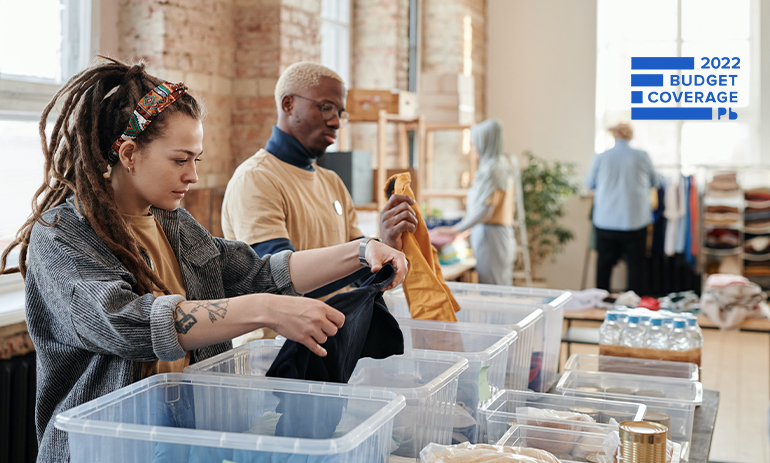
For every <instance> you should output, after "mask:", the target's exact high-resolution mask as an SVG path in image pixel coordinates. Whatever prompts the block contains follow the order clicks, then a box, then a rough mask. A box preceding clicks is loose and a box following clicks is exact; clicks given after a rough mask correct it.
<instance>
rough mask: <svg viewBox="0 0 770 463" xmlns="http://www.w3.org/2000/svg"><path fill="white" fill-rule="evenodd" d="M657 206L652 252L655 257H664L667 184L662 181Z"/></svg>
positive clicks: (653, 226)
mask: <svg viewBox="0 0 770 463" xmlns="http://www.w3.org/2000/svg"><path fill="white" fill-rule="evenodd" d="M656 199H657V204H656V207H655V209H654V210H653V213H652V224H653V225H652V252H651V254H652V255H653V256H662V255H663V253H664V247H665V241H666V226H667V223H668V220H666V215H665V214H666V182H665V179H662V178H661V180H660V181H659V183H658V189H657V198H656Z"/></svg>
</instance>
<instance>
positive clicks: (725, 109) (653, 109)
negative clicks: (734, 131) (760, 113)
mask: <svg viewBox="0 0 770 463" xmlns="http://www.w3.org/2000/svg"><path fill="white" fill-rule="evenodd" d="M700 60H701V67H700V69H708V71H701V72H705V73H706V74H701V73H699V72H697V71H696V70H695V58H694V57H633V58H631V70H632V73H631V87H633V88H634V89H633V90H632V91H631V104H632V106H631V119H632V120H680V121H681V120H701V121H710V120H714V115H715V114H716V120H735V119H737V118H738V114H737V113H736V112H735V111H733V109H732V107H730V106H717V105H718V104H724V105H729V104H733V103H738V92H737V91H736V90H735V83H736V80H737V79H738V74H737V71H733V69H740V68H741V67H740V63H741V60H740V58H737V57H733V58H727V57H723V58H719V57H714V58H706V57H704V58H700ZM723 69H725V70H727V71H722V70H723ZM633 71H673V72H668V73H649V72H633ZM682 71H693V72H682ZM637 87H638V89H637ZM667 87H668V88H667ZM682 88H683V89H684V90H682ZM691 89H692V90H691ZM671 103H677V104H679V103H684V104H685V105H688V104H694V106H665V105H667V104H671ZM709 103H714V106H709V105H708V104H709ZM698 105H699V106H698ZM714 109H716V113H715V112H714ZM723 118H724V119H723Z"/></svg>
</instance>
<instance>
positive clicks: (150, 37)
mask: <svg viewBox="0 0 770 463" xmlns="http://www.w3.org/2000/svg"><path fill="white" fill-rule="evenodd" d="M320 8H321V0H121V2H120V8H119V17H118V36H119V38H118V41H119V43H118V57H120V58H122V59H126V60H137V59H143V60H145V61H147V62H148V64H149V66H148V70H149V71H150V72H151V73H153V74H155V75H157V76H159V77H162V78H164V79H167V80H171V81H184V82H185V83H186V84H187V85H188V87H190V91H191V93H192V94H193V95H195V96H196V97H197V98H199V99H200V100H201V101H202V102H203V103H204V105H205V106H206V108H207V117H206V119H205V121H204V132H205V138H204V147H203V148H204V158H203V159H204V162H202V163H200V164H199V169H198V175H199V181H198V183H197V184H196V185H194V186H193V187H192V188H194V189H195V190H196V191H194V192H191V193H189V194H188V197H187V198H186V199H185V204H184V205H185V207H186V208H187V209H188V210H189V211H190V212H191V213H192V214H193V215H194V216H195V217H196V219H198V220H199V221H200V222H201V223H202V224H203V225H204V226H206V228H208V229H209V230H210V231H212V233H219V234H221V227H220V224H219V221H220V217H219V210H220V208H221V199H222V192H223V190H224V188H225V187H226V185H227V182H228V180H229V179H230V177H231V176H232V173H233V171H234V170H235V168H236V167H237V166H238V165H239V164H240V163H241V162H243V161H244V160H245V159H247V158H248V157H249V156H251V155H253V154H254V153H256V152H257V150H259V148H261V147H263V146H264V145H265V143H266V142H267V140H268V138H269V137H270V131H271V127H272V125H273V124H275V122H276V117H277V113H276V107H275V100H274V98H273V90H274V88H275V83H276V81H277V80H278V76H279V75H280V73H281V72H282V71H283V70H284V69H285V68H286V67H287V66H288V65H290V64H292V63H294V62H296V61H303V60H308V61H316V62H318V61H320V36H319V28H320V19H319V14H320Z"/></svg>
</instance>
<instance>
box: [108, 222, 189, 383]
mask: <svg viewBox="0 0 770 463" xmlns="http://www.w3.org/2000/svg"><path fill="white" fill-rule="evenodd" d="M123 217H124V218H125V219H126V222H128V226H129V227H130V228H131V231H132V232H133V233H134V236H135V237H136V240H137V241H138V242H139V245H140V246H141V247H142V248H144V250H145V252H146V253H147V255H148V256H150V260H151V262H152V269H153V270H154V271H155V273H157V274H158V277H159V278H160V279H161V281H163V283H164V284H165V285H166V287H167V288H168V290H169V291H171V293H172V294H180V295H182V296H184V297H187V291H185V286H184V279H183V277H182V270H181V269H180V268H179V261H177V258H176V255H175V254H174V248H172V247H171V243H169V241H168V238H166V234H165V233H163V229H162V228H161V227H160V223H158V220H157V219H156V218H155V216H153V215H152V214H149V215H144V216H137V215H124V216H123ZM153 295H155V296H162V295H163V293H162V292H161V291H153ZM189 364H190V353H189V352H188V353H187V355H185V356H184V357H183V358H180V359H179V360H175V361H173V362H164V361H160V360H157V361H155V362H143V363H142V378H147V377H148V376H152V375H154V374H156V373H181V372H182V370H184V369H185V367H186V366H187V365H189Z"/></svg>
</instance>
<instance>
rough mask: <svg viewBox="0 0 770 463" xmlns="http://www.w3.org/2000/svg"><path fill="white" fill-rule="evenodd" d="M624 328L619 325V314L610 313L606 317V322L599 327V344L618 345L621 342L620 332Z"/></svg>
mask: <svg viewBox="0 0 770 463" xmlns="http://www.w3.org/2000/svg"><path fill="white" fill-rule="evenodd" d="M621 330H622V328H621V327H620V325H618V322H617V315H616V314H614V313H608V314H607V316H606V317H605V318H604V323H602V326H600V327H599V344H602V345H606V346H616V345H618V344H619V343H620V332H621Z"/></svg>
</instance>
